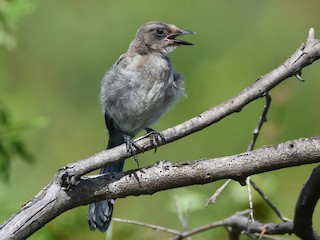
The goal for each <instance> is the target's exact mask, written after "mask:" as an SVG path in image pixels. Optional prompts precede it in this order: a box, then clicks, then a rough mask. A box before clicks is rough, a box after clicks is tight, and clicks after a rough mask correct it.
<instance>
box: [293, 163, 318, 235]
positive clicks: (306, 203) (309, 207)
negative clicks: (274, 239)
mask: <svg viewBox="0 0 320 240" xmlns="http://www.w3.org/2000/svg"><path fill="white" fill-rule="evenodd" d="M319 181H320V166H318V167H316V168H315V169H314V170H313V172H312V174H311V176H310V178H309V179H308V181H307V183H306V184H305V186H304V187H303V189H302V190H301V192H300V196H299V199H298V201H297V204H296V210H295V216H294V231H295V233H296V235H297V236H298V237H300V238H301V239H304V240H316V239H320V236H319V235H318V234H317V233H316V232H315V231H313V228H312V215H313V212H314V208H315V207H316V204H317V201H318V199H319V198H320V185H319Z"/></svg>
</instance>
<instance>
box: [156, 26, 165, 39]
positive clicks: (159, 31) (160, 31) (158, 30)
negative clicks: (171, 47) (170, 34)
mask: <svg viewBox="0 0 320 240" xmlns="http://www.w3.org/2000/svg"><path fill="white" fill-rule="evenodd" d="M156 33H157V36H158V37H163V36H164V31H163V30H162V29H161V28H158V29H157V30H156Z"/></svg>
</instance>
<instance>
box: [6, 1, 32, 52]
mask: <svg viewBox="0 0 320 240" xmlns="http://www.w3.org/2000/svg"><path fill="white" fill-rule="evenodd" d="M34 9H35V4H34V3H33V2H32V1H31V0H0V45H2V46H4V47H6V48H7V49H8V50H12V49H13V48H14V47H15V45H16V39H15V38H14V36H13V35H14V34H13V32H14V30H15V29H16V28H17V25H18V23H19V22H20V21H21V19H22V17H23V16H24V15H26V14H28V13H31V12H32V11H33V10H34Z"/></svg>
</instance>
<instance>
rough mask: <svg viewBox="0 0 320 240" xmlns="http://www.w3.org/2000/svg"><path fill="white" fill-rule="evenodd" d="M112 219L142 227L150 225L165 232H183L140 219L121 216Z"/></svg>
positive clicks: (176, 233) (177, 233) (178, 233)
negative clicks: (122, 217)
mask: <svg viewBox="0 0 320 240" xmlns="http://www.w3.org/2000/svg"><path fill="white" fill-rule="evenodd" d="M112 220H113V221H115V222H123V223H130V224H135V225H139V226H142V227H148V228H151V229H154V230H158V231H163V232H167V233H171V234H174V235H180V234H181V232H179V231H176V230H173V229H170V228H165V227H161V226H158V225H153V224H149V223H143V222H139V221H135V220H127V219H121V218H112Z"/></svg>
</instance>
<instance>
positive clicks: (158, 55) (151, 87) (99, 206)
mask: <svg viewBox="0 0 320 240" xmlns="http://www.w3.org/2000/svg"><path fill="white" fill-rule="evenodd" d="M183 34H194V32H192V31H190V30H182V29H179V28H178V27H176V26H175V25H173V24H169V23H163V22H148V23H145V24H144V25H143V26H141V27H140V28H139V29H138V31H137V33H136V37H135V39H134V40H133V41H132V42H131V43H130V46H129V49H128V51H127V52H126V53H124V54H123V55H121V56H120V58H119V59H118V60H117V61H116V63H115V64H114V65H113V66H112V69H111V70H109V71H108V72H107V73H106V75H105V76H104V78H103V81H102V86H101V92H100V99H101V104H102V110H103V112H104V115H105V121H106V125H107V128H108V131H109V142H108V149H109V148H112V147H115V146H118V145H121V144H123V143H125V144H126V147H127V151H129V152H133V153H134V150H135V149H136V148H137V147H138V146H137V145H136V144H135V143H134V142H133V140H132V138H133V137H134V136H135V135H137V134H138V133H139V132H140V131H141V130H143V129H145V130H147V132H151V131H152V129H150V128H149V127H150V126H151V125H152V124H154V123H155V122H157V121H158V120H159V119H160V117H161V116H162V115H163V114H165V113H166V112H167V111H168V109H169V108H170V106H172V105H173V104H174V103H175V102H176V100H177V99H178V98H179V97H180V96H183V95H184V88H183V78H182V76H181V75H180V74H179V73H175V72H174V71H173V69H172V63H171V61H170V59H169V58H168V57H167V54H168V53H170V52H172V51H173V50H174V49H176V48H177V47H178V46H180V45H192V43H189V42H186V41H183V40H179V39H176V37H177V36H179V35H183ZM153 133H154V134H155V135H156V136H157V132H155V131H154V132H153ZM123 165H124V160H123V161H119V162H117V163H113V164H111V165H108V166H106V167H104V168H102V169H101V172H100V173H101V174H105V173H114V172H121V171H122V169H123ZM113 204H114V199H106V200H103V201H100V202H95V203H91V204H90V205H89V213H88V222H89V226H90V230H92V231H93V230H95V229H96V228H98V229H99V230H100V231H101V232H104V231H106V230H107V229H108V227H109V225H110V222H111V217H112V211H113Z"/></svg>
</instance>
